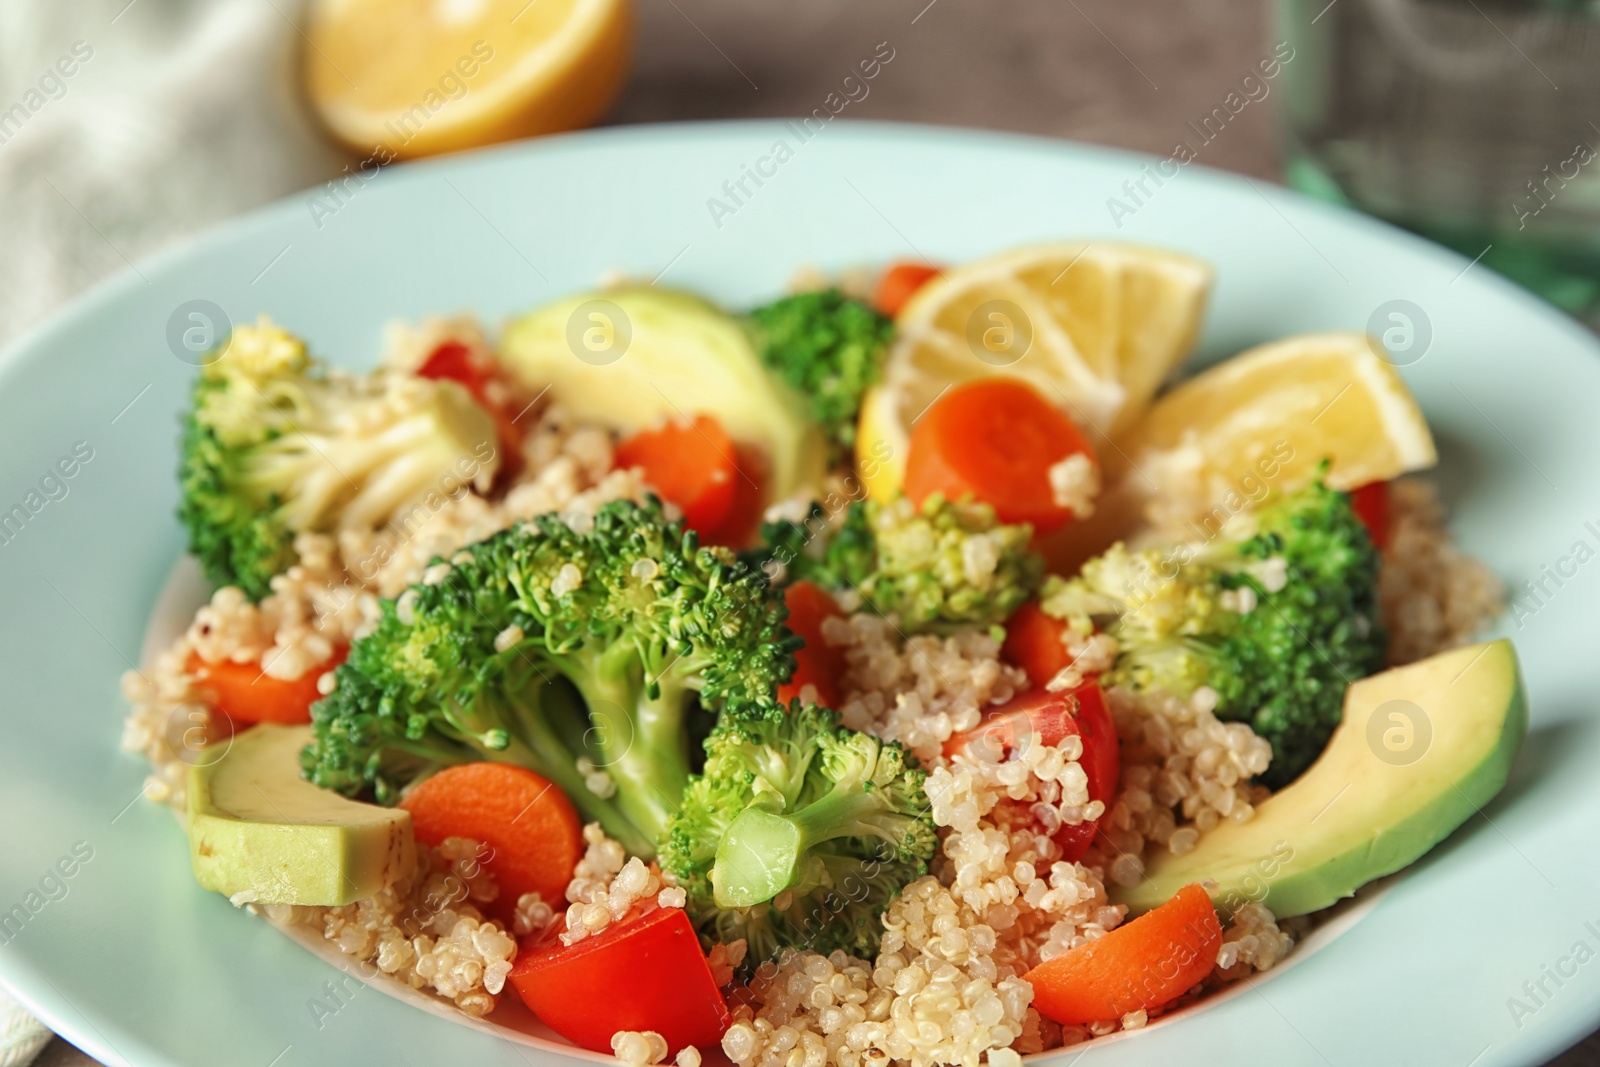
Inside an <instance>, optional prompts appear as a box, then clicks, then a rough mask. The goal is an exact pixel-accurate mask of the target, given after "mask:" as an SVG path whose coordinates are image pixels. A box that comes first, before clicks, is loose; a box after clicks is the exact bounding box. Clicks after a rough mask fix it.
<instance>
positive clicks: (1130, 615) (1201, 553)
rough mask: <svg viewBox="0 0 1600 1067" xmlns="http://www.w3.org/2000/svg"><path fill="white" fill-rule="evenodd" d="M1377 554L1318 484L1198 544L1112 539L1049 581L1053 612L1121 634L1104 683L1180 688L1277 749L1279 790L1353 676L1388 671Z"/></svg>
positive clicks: (1269, 778)
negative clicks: (1205, 698) (1140, 544)
mask: <svg viewBox="0 0 1600 1067" xmlns="http://www.w3.org/2000/svg"><path fill="white" fill-rule="evenodd" d="M1377 577H1378V553H1377V551H1376V549H1374V547H1373V545H1372V540H1371V538H1370V537H1369V536H1368V534H1367V530H1366V527H1364V526H1363V525H1362V523H1361V520H1360V519H1359V518H1357V517H1356V515H1355V513H1354V512H1353V511H1352V510H1351V508H1350V498H1349V497H1348V496H1347V495H1346V494H1344V493H1341V492H1337V491H1335V490H1332V489H1329V488H1327V487H1326V486H1324V485H1323V484H1322V483H1321V482H1320V481H1319V482H1317V483H1315V484H1313V485H1311V486H1309V487H1307V488H1305V489H1302V490H1299V491H1297V492H1293V493H1290V494H1287V495H1286V496H1284V497H1282V498H1281V499H1279V500H1278V501H1276V502H1274V503H1271V504H1269V505H1268V506H1266V507H1265V508H1263V509H1262V510H1260V511H1259V512H1255V513H1253V514H1246V515H1241V516H1239V517H1238V518H1237V519H1235V520H1234V521H1233V522H1232V523H1230V525H1229V526H1227V527H1225V528H1224V529H1223V531H1222V536H1221V537H1220V538H1219V539H1218V540H1216V541H1213V542H1210V543H1206V544H1180V545H1177V546H1174V547H1172V548H1170V549H1166V550H1162V549H1142V550H1137V551H1135V550H1130V549H1128V548H1126V547H1124V546H1123V545H1120V544H1119V545H1116V546H1113V547H1112V548H1111V549H1110V550H1109V551H1108V552H1106V553H1105V554H1104V555H1103V556H1100V557H1099V558H1097V559H1093V560H1090V561H1089V562H1088V563H1086V564H1084V566H1083V570H1082V572H1081V574H1080V575H1079V576H1078V577H1077V578H1074V579H1072V580H1071V581H1061V580H1060V579H1051V580H1050V582H1048V583H1047V585H1046V588H1045V590H1044V595H1043V607H1044V610H1045V611H1046V612H1048V613H1049V614H1052V615H1055V616H1056V617H1058V618H1063V619H1067V620H1068V621H1069V622H1070V623H1071V624H1072V625H1074V626H1075V627H1077V628H1078V629H1080V630H1082V631H1087V630H1089V629H1090V628H1091V627H1092V626H1095V625H1098V626H1100V627H1101V628H1102V629H1104V630H1106V631H1107V632H1108V633H1110V634H1111V635H1112V636H1113V637H1115V638H1116V639H1117V642H1118V646H1119V651H1118V654H1117V659H1116V663H1115V666H1114V667H1113V668H1112V670H1111V671H1110V672H1108V674H1107V675H1106V676H1105V679H1104V680H1105V681H1106V682H1107V683H1108V684H1111V685H1121V686H1125V687H1128V688H1131V689H1134V690H1138V691H1141V692H1143V691H1150V690H1163V691H1166V692H1170V693H1175V694H1177V695H1178V696H1181V697H1187V696H1189V695H1190V694H1192V693H1193V692H1194V691H1195V690H1196V689H1198V688H1200V687H1201V686H1203V685H1204V686H1209V687H1210V688H1211V689H1213V690H1215V691H1216V694H1217V708H1216V714H1217V716H1218V717H1219V718H1222V719H1232V720H1241V721H1244V722H1248V723H1249V724H1250V727H1251V729H1253V730H1254V731H1255V732H1256V733H1257V734H1259V735H1260V736H1262V737H1264V738H1266V739H1267V740H1268V741H1269V742H1271V744H1272V763H1271V765H1270V766H1269V767H1268V769H1267V771H1266V773H1265V774H1263V775H1262V776H1261V781H1262V782H1263V783H1264V784H1265V785H1268V786H1270V787H1271V788H1274V789H1276V788H1279V787H1281V786H1283V785H1287V784H1288V783H1289V782H1291V781H1293V780H1294V779H1295V778H1296V777H1298V776H1299V775H1300V773H1301V772H1302V771H1304V770H1305V769H1306V768H1307V767H1309V766H1310V765H1311V764H1312V763H1313V762H1314V761H1315V760H1316V758H1317V756H1319V755H1320V754H1321V753H1322V750H1323V748H1324V747H1326V745H1327V743H1328V738H1329V737H1330V736H1331V735H1332V734H1333V731H1334V728H1335V727H1337V726H1338V725H1339V720H1340V718H1341V716H1342V714H1343V707H1344V691H1345V687H1346V686H1347V685H1349V683H1351V682H1353V681H1355V680H1357V679H1358V678H1364V677H1366V676H1367V675H1369V674H1372V673H1373V672H1375V671H1377V670H1379V669H1380V668H1381V667H1382V666H1383V651H1384V635H1383V632H1382V630H1381V628H1380V626H1379V624H1378V606H1377Z"/></svg>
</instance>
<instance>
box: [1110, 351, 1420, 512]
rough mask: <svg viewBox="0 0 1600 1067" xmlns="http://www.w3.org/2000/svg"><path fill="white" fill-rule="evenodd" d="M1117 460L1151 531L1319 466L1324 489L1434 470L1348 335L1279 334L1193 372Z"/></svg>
mask: <svg viewBox="0 0 1600 1067" xmlns="http://www.w3.org/2000/svg"><path fill="white" fill-rule="evenodd" d="M1123 452H1124V453H1125V454H1126V456H1127V457H1128V459H1129V460H1130V461H1131V463H1132V466H1133V470H1132V471H1130V472H1128V474H1127V481H1128V483H1129V484H1130V485H1135V486H1139V487H1142V488H1143V489H1145V490H1148V492H1149V494H1150V498H1151V504H1152V508H1151V517H1152V518H1154V519H1156V521H1157V522H1158V524H1160V523H1162V522H1163V521H1164V520H1171V519H1175V518H1182V517H1184V516H1185V514H1186V513H1187V514H1188V515H1193V514H1198V513H1201V512H1206V511H1210V510H1213V509H1214V508H1223V509H1225V511H1227V512H1229V513H1231V512H1236V511H1238V510H1240V507H1241V506H1249V505H1250V504H1254V503H1259V502H1260V501H1261V500H1262V499H1264V498H1265V497H1266V496H1267V495H1269V494H1270V493H1271V492H1273V491H1274V490H1287V489H1294V488H1298V487H1300V486H1303V485H1305V484H1307V483H1308V482H1310V481H1311V479H1312V478H1313V477H1315V475H1316V471H1317V467H1318V465H1319V464H1320V463H1321V462H1322V461H1323V459H1324V458H1326V459H1328V460H1330V461H1331V464H1332V465H1331V466H1330V468H1329V470H1328V477H1327V481H1328V484H1329V485H1331V486H1333V487H1334V488H1336V489H1355V488H1358V487H1360V486H1363V485H1366V484H1368V483H1369V482H1378V481H1387V480H1389V479H1391V478H1394V477H1397V476H1398V475H1401V474H1404V473H1405V472H1407V471H1414V470H1421V469H1424V468H1427V467H1431V466H1433V465H1434V464H1435V463H1436V462H1438V453H1437V451H1435V449H1434V444H1433V435H1432V434H1430V433H1429V432H1428V423H1427V421H1426V420H1425V419H1424V418H1423V416H1422V412H1421V410H1420V409H1419V408H1418V407H1417V402H1416V400H1415V399H1413V398H1412V396H1411V392H1410V390H1408V389H1407V388H1406V384H1405V382H1403V381H1402V380H1401V379H1400V375H1399V374H1398V373H1396V371H1395V369H1394V367H1393V366H1392V365H1391V364H1390V363H1389V361H1388V360H1387V359H1386V358H1385V357H1384V354H1383V348H1382V346H1381V345H1380V344H1379V343H1378V342H1377V341H1375V340H1373V339H1372V338H1370V337H1367V336H1366V335H1365V334H1360V333H1318V334H1306V335H1303V336H1300V337H1291V338H1288V339H1286V340H1283V341H1277V342H1274V343H1272V344H1268V345H1262V346H1261V347H1259V348H1253V349H1251V350H1249V351H1248V352H1245V353H1243V354H1241V355H1238V356H1235V357H1234V358H1233V359H1230V360H1226V361H1225V362H1222V363H1219V364H1217V365H1216V366H1214V367H1212V368H1210V369H1209V370H1206V371H1203V372H1202V373H1200V374H1198V375H1196V376H1195V377H1194V378H1191V379H1190V380H1188V381H1186V382H1183V383H1181V384H1180V385H1178V386H1177V387H1176V388H1174V389H1172V390H1171V391H1170V392H1168V393H1167V394H1166V395H1165V396H1163V397H1162V398H1161V399H1160V400H1158V401H1157V402H1156V403H1155V405H1154V406H1152V407H1151V408H1150V410H1149V411H1148V412H1147V413H1146V414H1145V416H1144V418H1143V419H1142V420H1140V422H1139V424H1138V425H1137V426H1136V427H1135V428H1134V430H1133V431H1132V433H1130V434H1129V436H1128V438H1127V440H1126V441H1125V442H1124V443H1123ZM1241 501H1242V502H1244V504H1243V505H1241V504H1240V503H1239V502H1241Z"/></svg>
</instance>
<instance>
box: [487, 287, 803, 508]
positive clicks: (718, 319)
mask: <svg viewBox="0 0 1600 1067" xmlns="http://www.w3.org/2000/svg"><path fill="white" fill-rule="evenodd" d="M590 303H593V305H594V306H593V307H591V308H589V309H587V310H585V309H584V308H583V305H585V304H590ZM607 304H609V305H611V308H607V307H606V306H605V305H607ZM612 308H614V309H617V310H620V311H621V313H622V315H623V316H625V317H626V327H625V330H626V332H627V334H628V335H629V337H628V340H627V345H626V347H625V348H622V346H621V345H620V343H619V339H620V337H621V336H622V333H623V332H624V329H623V328H621V327H619V325H618V324H616V323H613V322H611V321H610V320H611V319H612V318H614V317H615V315H614V312H613V311H612V310H611V309H612ZM586 338H589V339H590V343H588V344H586V340H585V339H586ZM613 346H614V348H620V349H621V354H620V355H619V356H616V357H615V358H614V359H613V358H612V351H613V350H614V348H613ZM501 347H502V354H503V357H504V359H505V361H506V364H507V365H508V366H509V367H510V368H511V369H512V370H513V371H514V372H515V373H516V374H517V376H518V377H519V378H521V379H522V380H523V382H524V384H526V385H527V386H529V387H530V388H532V389H534V390H542V389H544V388H545V387H546V386H548V387H549V389H550V395H551V397H552V398H553V399H555V400H557V401H559V402H560V403H561V405H562V406H563V407H564V408H565V409H566V410H567V411H569V412H570V413H571V414H572V415H573V416H574V417H576V418H578V419H580V420H583V421H586V422H596V423H599V424H601V425H605V426H612V427H615V428H617V429H619V430H622V431H623V432H628V431H632V430H641V429H647V428H649V427H652V426H655V425H657V424H659V423H661V422H664V421H666V420H669V419H677V418H683V417H686V416H690V415H696V414H704V415H710V416H712V417H713V418H715V419H716V420H717V422H718V423H719V424H720V425H721V426H722V428H723V429H724V430H726V431H727V433H728V436H730V437H732V438H733V439H734V440H735V441H737V442H740V443H741V444H746V445H756V446H759V448H760V449H761V450H762V452H763V453H764V458H765V460H766V461H767V463H768V464H769V465H770V469H769V470H768V471H766V485H765V486H763V488H764V489H765V496H766V498H767V500H769V501H771V500H781V499H785V498H787V497H790V496H793V495H795V494H797V493H799V492H800V491H802V490H804V489H811V490H813V491H814V490H816V489H817V488H818V487H819V486H820V485H821V483H822V478H823V475H824V474H825V472H826V464H827V445H826V442H825V441H824V439H823V436H822V431H821V430H820V429H819V428H818V427H817V426H816V425H815V424H814V423H813V422H812V421H811V417H810V413H809V411H808V409H807V405H806V401H805V398H804V397H802V396H800V395H799V394H798V393H796V392H795V391H794V390H792V389H790V388H789V387H788V386H787V385H785V384H784V383H782V382H780V381H779V380H778V379H777V378H775V377H774V376H773V375H771V374H769V373H767V371H766V369H765V368H764V367H762V365H761V360H760V357H759V356H758V355H757V354H756V350H755V347H754V346H753V345H752V344H751V342H750V338H749V336H748V335H747V334H746V332H745V329H744V327H743V325H742V324H741V323H740V322H739V321H738V320H737V319H735V318H734V317H732V316H731V315H728V314H727V313H725V312H723V311H721V310H720V309H718V308H716V307H713V306H712V305H711V304H708V303H706V302H705V301H703V300H701V299H700V298H698V297H695V296H690V295H689V294H687V293H679V292H674V291H671V290H661V289H616V290H608V291H606V292H603V293H584V294H580V295H578V296H573V297H567V298H566V299H563V300H558V301H556V302H555V303H553V304H547V305H545V306H544V307H542V308H539V309H537V310H535V311H532V312H529V313H528V314H527V315H525V316H523V317H522V318H520V319H518V320H516V321H515V322H513V323H512V324H511V325H510V327H508V328H507V330H506V333H505V338H504V341H503V343H502V346H501Z"/></svg>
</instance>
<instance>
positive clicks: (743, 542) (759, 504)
mask: <svg viewBox="0 0 1600 1067" xmlns="http://www.w3.org/2000/svg"><path fill="white" fill-rule="evenodd" d="M733 462H734V468H735V469H734V478H733V503H732V504H730V505H729V507H728V515H727V517H726V518H725V519H723V520H722V522H721V523H719V524H718V525H717V528H716V529H714V530H711V531H709V532H706V533H703V534H701V536H700V541H701V543H702V544H707V545H726V546H728V547H729V548H745V547H748V546H749V544H750V542H751V541H753V540H755V536H756V534H757V533H759V532H760V531H761V514H762V512H763V511H765V510H766V482H767V467H766V463H765V462H764V461H763V460H762V458H761V457H760V456H759V455H757V454H756V453H755V452H753V451H752V450H751V449H748V448H746V447H744V446H743V445H738V444H736V445H734V446H733Z"/></svg>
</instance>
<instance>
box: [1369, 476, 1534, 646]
mask: <svg viewBox="0 0 1600 1067" xmlns="http://www.w3.org/2000/svg"><path fill="white" fill-rule="evenodd" d="M1378 607H1379V610H1380V612H1381V613H1382V616H1383V625H1384V626H1385V627H1386V628H1387V629H1388V631H1389V662H1390V664H1392V665H1399V664H1405V663H1414V662H1415V661H1417V660H1419V659H1426V658H1427V657H1429V656H1431V655H1433V654H1434V653H1436V652H1443V651H1444V650H1445V649H1448V648H1454V647H1456V646H1457V645H1462V644H1465V643H1467V642H1468V641H1470V640H1472V639H1473V637H1475V636H1476V635H1477V634H1478V633H1479V632H1480V631H1482V629H1483V628H1484V627H1485V626H1486V625H1487V624H1488V622H1489V620H1490V619H1492V618H1494V616H1495V615H1497V614H1499V613H1500V612H1501V611H1502V610H1503V609H1504V607H1505V586H1504V585H1503V584H1502V583H1501V581H1500V579H1499V578H1497V577H1495V575H1494V573H1493V572H1492V571H1490V570H1489V568H1487V567H1485V566H1484V565H1483V564H1482V563H1480V562H1479V561H1478V560H1476V559H1474V558H1473V557H1471V556H1469V555H1467V554H1466V553H1465V552H1463V551H1461V550H1460V549H1459V548H1457V547H1456V546H1455V542H1454V541H1453V540H1452V539H1451V537H1450V531H1449V530H1448V529H1446V528H1445V525H1444V506H1443V505H1442V504H1441V503H1440V502H1439V494H1438V492H1437V491H1435V489H1434V488H1433V486H1432V485H1430V484H1429V483H1427V482H1424V481H1421V480H1419V479H1416V478H1402V479H1400V480H1399V481H1397V482H1394V483H1392V484H1391V485H1390V486H1389V544H1388V546H1387V547H1386V548H1385V549H1384V552H1383V566H1382V567H1381V568H1380V569H1379V571H1378Z"/></svg>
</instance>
